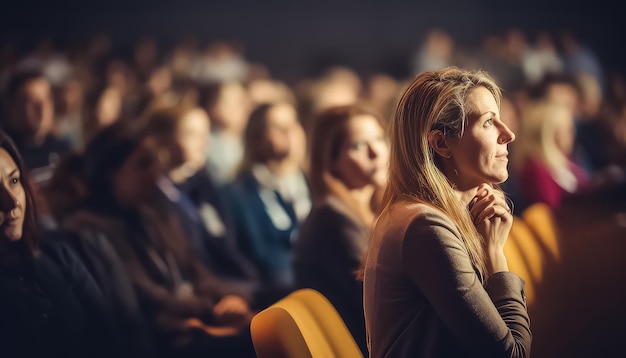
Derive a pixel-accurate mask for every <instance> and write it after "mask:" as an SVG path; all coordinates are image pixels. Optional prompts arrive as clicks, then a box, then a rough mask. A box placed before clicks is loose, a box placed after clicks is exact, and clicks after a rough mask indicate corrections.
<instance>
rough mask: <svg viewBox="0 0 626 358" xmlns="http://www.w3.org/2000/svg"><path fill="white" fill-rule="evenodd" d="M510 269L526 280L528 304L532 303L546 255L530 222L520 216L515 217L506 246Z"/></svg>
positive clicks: (505, 252) (541, 275) (541, 277)
mask: <svg viewBox="0 0 626 358" xmlns="http://www.w3.org/2000/svg"><path fill="white" fill-rule="evenodd" d="M504 254H505V255H506V258H507V263H508V265H509V270H510V271H511V272H514V273H516V274H517V275H519V276H520V277H521V278H523V279H524V281H526V286H525V289H524V291H525V292H526V304H527V305H528V306H530V305H532V304H533V302H534V299H535V291H536V286H537V285H538V284H539V283H540V282H541V280H542V279H543V271H544V269H545V263H546V257H545V252H544V250H542V248H541V245H540V244H539V239H538V238H537V237H536V235H535V234H534V233H533V231H532V230H531V228H530V227H529V226H528V224H527V223H526V222H525V221H524V220H523V219H522V218H520V217H518V216H515V217H514V218H513V226H511V231H510V233H509V238H508V240H507V242H506V244H505V246H504Z"/></svg>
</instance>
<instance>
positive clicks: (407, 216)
mask: <svg viewBox="0 0 626 358" xmlns="http://www.w3.org/2000/svg"><path fill="white" fill-rule="evenodd" d="M375 230H376V231H377V232H379V233H381V232H386V233H391V235H393V236H396V237H397V239H399V240H401V241H404V240H406V239H407V238H412V237H415V236H419V237H424V236H432V237H435V238H442V237H449V236H450V235H440V233H442V232H449V233H450V234H452V235H453V236H459V234H458V230H457V229H456V225H455V224H454V222H453V221H452V219H450V217H449V216H448V215H447V214H446V213H444V212H443V211H441V210H440V209H438V208H436V207H435V206H433V205H429V204H426V203H421V202H398V203H395V204H393V205H392V206H391V207H389V208H388V209H387V210H386V211H385V212H384V213H383V214H382V215H381V216H380V217H379V219H378V222H377V224H376V229H375ZM429 233H430V234H433V235H428V234H429Z"/></svg>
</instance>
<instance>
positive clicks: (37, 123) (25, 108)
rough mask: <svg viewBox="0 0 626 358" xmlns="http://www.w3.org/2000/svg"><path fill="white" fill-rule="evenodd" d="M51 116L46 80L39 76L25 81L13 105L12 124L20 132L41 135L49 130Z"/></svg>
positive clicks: (52, 114) (49, 95) (48, 88)
mask: <svg viewBox="0 0 626 358" xmlns="http://www.w3.org/2000/svg"><path fill="white" fill-rule="evenodd" d="M53 117H54V104H53V101H52V92H51V90H50V84H49V83H48V81H47V80H45V79H43V78H39V79H33V80H31V81H28V82H26V83H25V84H24V86H23V87H22V88H21V90H20V92H19V93H18V94H17V98H16V102H15V104H14V106H13V113H12V116H11V118H10V120H11V124H12V126H13V127H14V128H15V129H16V130H18V131H19V132H20V133H24V134H26V135H29V136H38V137H43V136H45V135H46V134H48V133H49V132H50V130H51V128H52V122H53Z"/></svg>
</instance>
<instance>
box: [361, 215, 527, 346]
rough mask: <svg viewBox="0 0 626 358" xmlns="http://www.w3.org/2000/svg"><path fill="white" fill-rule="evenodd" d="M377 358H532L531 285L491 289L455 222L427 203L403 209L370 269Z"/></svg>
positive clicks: (370, 258)
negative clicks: (528, 304) (528, 298)
mask: <svg viewBox="0 0 626 358" xmlns="http://www.w3.org/2000/svg"><path fill="white" fill-rule="evenodd" d="M363 290H364V309H365V320H366V326H367V331H368V336H369V345H370V354H371V355H370V356H371V357H409V356H410V357H468V356H470V357H474V356H475V357H528V356H529V355H530V345H531V340H532V337H531V332H530V321H529V317H528V313H527V311H526V302H525V295H524V281H523V280H522V279H521V278H520V277H519V276H517V275H516V274H514V273H511V272H499V273H496V274H493V275H491V276H490V277H488V278H487V279H486V280H485V281H484V282H483V280H482V278H481V277H480V275H478V274H477V272H476V270H475V268H474V267H473V265H472V263H471V261H470V259H469V255H468V251H467V249H466V247H465V245H464V244H463V242H462V240H461V237H460V234H459V232H458V230H457V229H456V227H455V225H454V224H453V223H452V221H451V220H450V219H449V218H448V217H447V216H445V215H444V214H443V213H441V212H440V211H438V210H436V209H434V208H432V207H429V206H427V205H425V204H409V203H396V204H394V205H393V206H392V207H391V208H390V210H389V211H387V212H386V213H384V214H383V215H382V216H381V217H380V219H379V222H378V224H377V226H376V228H375V230H374V233H373V237H372V241H371V242H370V247H369V251H368V254H367V259H366V264H365V277H364V288H363Z"/></svg>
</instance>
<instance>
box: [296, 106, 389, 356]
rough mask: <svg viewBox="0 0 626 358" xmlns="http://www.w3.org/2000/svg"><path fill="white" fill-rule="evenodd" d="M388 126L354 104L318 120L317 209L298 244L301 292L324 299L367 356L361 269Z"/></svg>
mask: <svg viewBox="0 0 626 358" xmlns="http://www.w3.org/2000/svg"><path fill="white" fill-rule="evenodd" d="M383 123H384V122H383V119H382V118H381V117H380V115H379V114H377V113H376V112H374V111H372V110H369V109H367V108H365V107H362V106H357V105H352V106H344V107H334V108H329V109H327V110H326V111H324V112H322V113H321V114H320V116H319V118H317V119H316V120H315V124H314V127H313V132H312V141H311V142H312V148H313V151H312V153H311V160H310V162H311V168H310V174H309V181H310V183H311V192H312V197H313V202H314V206H313V210H312V211H311V213H310V215H309V216H308V218H307V220H306V221H305V222H304V224H302V227H301V228H300V229H299V231H298V232H299V235H298V238H297V240H296V241H295V243H294V258H293V268H294V273H295V283H296V288H305V287H309V288H313V289H315V290H317V291H319V292H321V293H322V294H323V295H324V296H326V297H327V298H328V299H329V300H330V302H331V303H332V304H333V306H335V308H336V309H337V311H338V312H339V314H340V315H341V317H342V318H343V320H344V321H345V323H346V325H347V326H348V328H349V329H350V332H351V333H352V335H353V336H354V339H355V340H356V342H357V343H358V345H359V347H360V348H361V351H362V352H363V355H364V356H367V352H368V351H367V343H366V334H365V320H364V318H363V298H362V297H363V289H362V283H361V281H360V280H358V279H357V277H356V271H357V270H358V268H359V267H360V263H361V261H362V259H363V255H364V254H365V251H366V249H367V246H368V243H369V235H370V229H371V227H372V225H373V223H374V218H375V216H376V215H377V214H378V211H379V209H380V207H379V205H380V202H379V200H380V195H379V193H381V192H382V190H383V189H384V185H385V183H386V181H387V163H388V157H389V151H388V144H387V137H386V135H385V131H384V129H383V127H382V126H383Z"/></svg>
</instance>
